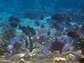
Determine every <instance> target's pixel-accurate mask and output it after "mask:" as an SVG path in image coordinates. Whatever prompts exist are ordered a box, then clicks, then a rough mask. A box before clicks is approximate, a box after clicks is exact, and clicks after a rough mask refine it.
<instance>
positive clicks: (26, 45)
mask: <svg viewBox="0 0 84 63" xmlns="http://www.w3.org/2000/svg"><path fill="white" fill-rule="evenodd" d="M28 45H29V44H28V41H27V40H26V44H25V47H26V48H28Z"/></svg>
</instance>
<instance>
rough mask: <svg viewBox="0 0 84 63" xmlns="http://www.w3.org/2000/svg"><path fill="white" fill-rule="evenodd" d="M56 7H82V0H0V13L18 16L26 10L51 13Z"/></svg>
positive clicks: (83, 5) (83, 0)
mask: <svg viewBox="0 0 84 63" xmlns="http://www.w3.org/2000/svg"><path fill="white" fill-rule="evenodd" d="M58 8H68V9H70V8H84V0H0V13H4V12H5V13H10V14H13V15H18V16H21V14H22V13H23V12H28V11H30V12H35V13H44V14H45V13H46V14H48V15H51V14H53V13H56V9H58Z"/></svg>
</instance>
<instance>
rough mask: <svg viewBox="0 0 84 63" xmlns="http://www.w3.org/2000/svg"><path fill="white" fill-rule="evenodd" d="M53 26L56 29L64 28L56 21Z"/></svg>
mask: <svg viewBox="0 0 84 63" xmlns="http://www.w3.org/2000/svg"><path fill="white" fill-rule="evenodd" d="M53 26H54V28H55V29H56V30H63V29H64V27H63V26H62V25H61V24H58V23H53Z"/></svg>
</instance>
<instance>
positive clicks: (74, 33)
mask: <svg viewBox="0 0 84 63" xmlns="http://www.w3.org/2000/svg"><path fill="white" fill-rule="evenodd" d="M67 35H68V36H69V37H72V38H79V37H80V35H79V34H78V33H76V32H68V34H67Z"/></svg>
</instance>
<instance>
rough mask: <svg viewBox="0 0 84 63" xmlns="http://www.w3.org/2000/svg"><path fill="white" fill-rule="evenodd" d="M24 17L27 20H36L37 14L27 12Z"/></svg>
mask: <svg viewBox="0 0 84 63" xmlns="http://www.w3.org/2000/svg"><path fill="white" fill-rule="evenodd" d="M23 17H25V18H30V19H36V18H37V17H36V14H35V13H31V12H27V13H24V14H23Z"/></svg>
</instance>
